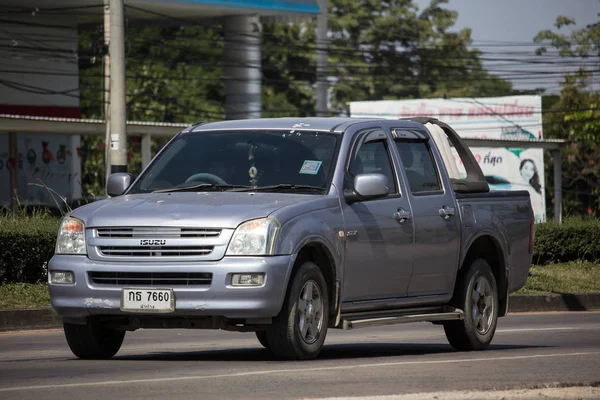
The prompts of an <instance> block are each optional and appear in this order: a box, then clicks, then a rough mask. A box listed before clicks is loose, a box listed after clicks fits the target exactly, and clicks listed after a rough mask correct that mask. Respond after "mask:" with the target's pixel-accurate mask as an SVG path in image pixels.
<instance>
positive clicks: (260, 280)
mask: <svg viewBox="0 0 600 400" xmlns="http://www.w3.org/2000/svg"><path fill="white" fill-rule="evenodd" d="M264 283H265V274H233V275H232V276H231V286H262V285H263V284H264Z"/></svg>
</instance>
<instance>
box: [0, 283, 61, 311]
mask: <svg viewBox="0 0 600 400" xmlns="http://www.w3.org/2000/svg"><path fill="white" fill-rule="evenodd" d="M49 305H50V295H49V294H48V285H47V284H45V283H35V284H31V283H8V284H6V285H0V308H32V307H47V306H49Z"/></svg>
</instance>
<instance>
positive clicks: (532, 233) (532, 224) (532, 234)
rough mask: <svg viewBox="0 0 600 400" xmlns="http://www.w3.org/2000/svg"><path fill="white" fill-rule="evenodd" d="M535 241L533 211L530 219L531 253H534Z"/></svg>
mask: <svg viewBox="0 0 600 400" xmlns="http://www.w3.org/2000/svg"><path fill="white" fill-rule="evenodd" d="M534 241H535V219H534V217H533V213H532V215H531V219H530V220H529V254H533V242H534Z"/></svg>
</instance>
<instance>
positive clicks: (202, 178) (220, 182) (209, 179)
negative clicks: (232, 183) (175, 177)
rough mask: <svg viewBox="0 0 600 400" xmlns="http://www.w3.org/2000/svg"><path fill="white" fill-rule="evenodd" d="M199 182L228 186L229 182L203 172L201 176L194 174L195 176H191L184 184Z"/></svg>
mask: <svg viewBox="0 0 600 400" xmlns="http://www.w3.org/2000/svg"><path fill="white" fill-rule="evenodd" d="M197 181H200V182H202V183H212V184H215V185H227V182H225V181H224V180H223V179H221V178H220V177H218V176H216V175H213V174H209V173H208V172H201V173H199V174H194V175H192V176H190V177H189V178H187V179H186V180H185V182H184V183H189V182H197Z"/></svg>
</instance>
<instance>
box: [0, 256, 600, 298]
mask: <svg viewBox="0 0 600 400" xmlns="http://www.w3.org/2000/svg"><path fill="white" fill-rule="evenodd" d="M590 292H596V293H600V263H592V262H569V263H564V264H550V265H544V266H539V265H535V266H532V267H531V276H530V277H529V279H528V280H527V284H526V285H525V287H524V288H522V289H521V290H519V293H526V294H532V293H590ZM49 305H50V296H49V295H48V287H47V284H45V283H36V284H28V283H9V284H6V285H0V308H31V307H47V306H49Z"/></svg>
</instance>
